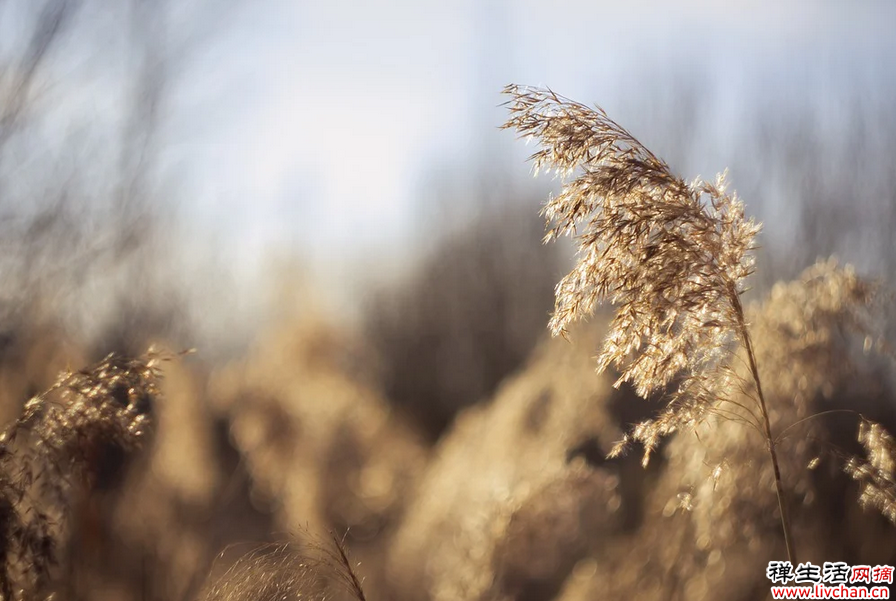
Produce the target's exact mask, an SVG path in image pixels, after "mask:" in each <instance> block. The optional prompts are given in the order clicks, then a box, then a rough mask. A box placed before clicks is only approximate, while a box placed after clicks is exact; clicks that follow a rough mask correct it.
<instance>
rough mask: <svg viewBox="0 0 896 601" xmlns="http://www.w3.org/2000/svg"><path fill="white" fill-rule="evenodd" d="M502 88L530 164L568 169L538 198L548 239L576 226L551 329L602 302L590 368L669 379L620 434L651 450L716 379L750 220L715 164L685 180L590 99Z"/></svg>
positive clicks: (702, 403) (728, 338) (702, 408)
mask: <svg viewBox="0 0 896 601" xmlns="http://www.w3.org/2000/svg"><path fill="white" fill-rule="evenodd" d="M504 92H505V93H506V94H508V95H510V96H511V100H510V102H509V103H508V104H509V109H510V119H509V120H508V121H507V123H506V124H505V125H504V127H505V128H512V129H516V130H517V131H518V132H519V133H520V135H522V136H529V137H534V138H536V139H538V140H539V142H540V144H541V147H542V148H541V150H539V151H538V152H536V153H535V154H533V155H532V157H531V159H532V160H533V162H534V164H535V170H536V171H538V170H541V169H544V168H549V169H553V170H556V172H557V173H558V174H561V175H563V176H566V177H567V178H570V177H572V179H571V180H569V179H568V181H566V182H564V184H563V187H562V189H561V191H560V193H559V194H557V195H556V196H552V197H551V198H550V199H549V200H548V202H547V204H546V205H545V206H544V208H543V214H544V216H545V218H546V220H547V222H548V226H549V228H550V229H549V233H548V236H547V239H549V240H550V239H553V238H556V237H557V236H561V235H572V236H574V237H575V240H576V245H577V257H578V259H577V262H576V265H575V267H574V268H573V270H572V271H571V272H570V273H569V274H568V275H566V276H565V277H564V278H563V279H562V280H561V281H560V283H559V284H558V285H557V288H556V304H555V310H554V314H553V316H552V318H551V321H550V328H551V331H552V332H553V333H554V334H555V335H557V334H563V333H565V332H566V329H567V327H568V326H569V324H570V323H572V322H573V321H575V320H577V319H582V318H585V317H587V316H589V315H591V314H592V313H593V312H594V310H595V309H596V308H597V306H598V305H599V304H601V303H605V302H609V303H611V304H613V305H614V306H615V307H616V313H615V316H614V318H613V320H612V322H611V324H610V328H609V332H608V334H607V338H606V341H605V344H604V348H603V351H602V353H601V355H600V357H599V359H598V368H599V370H600V371H602V370H604V369H606V368H608V367H613V368H616V369H618V370H619V371H620V373H621V375H620V377H619V380H618V381H617V385H619V384H621V383H622V382H631V383H632V385H633V386H634V388H635V390H636V391H637V393H638V394H639V395H640V396H642V397H646V396H649V395H650V394H651V393H654V392H657V391H662V390H664V389H665V388H666V387H667V386H669V385H670V384H672V383H673V382H677V383H678V391H677V392H676V393H674V394H673V396H672V399H671V402H670V405H669V410H668V411H667V412H666V413H665V414H664V415H663V416H661V417H660V418H659V419H658V420H654V421H651V422H645V423H644V424H641V425H640V426H639V427H638V428H636V429H635V431H633V432H632V433H631V434H630V435H629V437H627V439H626V440H625V441H624V443H627V442H629V441H632V440H637V441H640V442H642V443H644V444H645V447H646V448H647V452H648V454H649V451H650V450H651V449H652V448H653V447H654V446H655V445H656V443H657V441H658V440H659V438H660V437H662V436H664V435H666V434H669V433H671V432H674V431H675V430H676V429H679V428H682V427H686V426H692V425H693V424H694V423H696V422H698V421H699V420H700V419H702V417H703V416H704V415H705V414H706V413H707V412H708V411H710V410H711V409H712V403H713V402H714V400H715V395H716V394H717V393H718V392H719V391H720V390H721V389H722V388H721V387H720V386H719V384H718V381H719V380H720V379H723V378H725V377H726V374H727V372H728V371H729V370H728V369H727V365H726V361H727V359H728V358H729V357H730V355H731V352H732V350H733V349H734V347H735V345H736V342H737V341H738V340H739V338H740V336H741V332H740V329H739V327H738V324H739V323H742V309H741V306H740V300H739V294H740V293H741V291H742V289H743V282H744V279H745V278H746V277H747V276H748V275H750V274H751V273H752V271H753V256H752V254H751V251H752V250H753V249H754V245H755V237H756V235H757V233H758V232H759V229H760V228H759V226H758V225H757V224H756V223H755V222H754V221H753V220H752V219H750V220H748V219H746V218H745V216H744V209H743V204H742V203H741V202H740V201H739V200H738V198H737V196H736V195H735V194H734V193H729V192H727V190H726V188H725V176H724V174H722V175H719V176H718V178H717V180H716V181H715V182H713V183H710V182H705V181H702V180H699V179H698V180H696V181H694V182H693V183H690V184H688V183H686V182H685V181H684V180H682V179H681V178H679V177H677V176H676V175H674V174H672V173H671V171H670V170H669V167H668V165H667V164H666V163H665V162H663V161H662V160H660V159H658V158H657V157H656V156H655V155H654V154H653V153H652V152H650V151H649V150H648V149H647V148H645V147H644V146H643V145H642V144H641V143H640V142H638V140H637V139H635V138H634V137H633V136H632V135H631V134H630V133H628V132H627V131H626V130H625V129H623V128H622V127H621V126H619V125H618V124H617V123H615V122H614V121H613V120H611V119H610V118H609V117H608V116H607V115H606V113H605V112H604V111H603V110H601V109H600V108H597V109H591V108H588V107H587V106H585V105H582V104H579V103H577V102H573V101H571V100H568V99H566V98H563V97H561V96H558V95H557V94H555V93H553V92H552V91H550V90H540V89H535V88H524V87H520V86H508V87H507V88H505V90H504ZM573 176H574V177H573ZM646 459H647V455H645V461H646Z"/></svg>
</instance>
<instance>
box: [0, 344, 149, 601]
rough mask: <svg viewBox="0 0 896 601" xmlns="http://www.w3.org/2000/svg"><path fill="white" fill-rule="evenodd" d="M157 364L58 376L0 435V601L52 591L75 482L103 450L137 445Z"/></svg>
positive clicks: (118, 363) (101, 366) (98, 367)
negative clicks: (53, 577)
mask: <svg viewBox="0 0 896 601" xmlns="http://www.w3.org/2000/svg"><path fill="white" fill-rule="evenodd" d="M164 358H165V357H164V356H163V355H160V354H158V353H156V352H153V351H150V352H149V353H147V354H146V355H144V356H142V357H140V358H136V359H127V358H123V357H118V356H115V355H109V356H108V357H106V358H105V359H104V360H102V361H100V362H99V363H97V364H95V365H93V366H92V367H89V368H87V369H83V370H80V371H76V372H64V373H62V374H61V375H60V376H59V378H58V380H57V382H56V383H55V384H54V385H53V386H52V387H51V388H50V389H49V390H47V391H46V392H44V393H42V394H39V395H37V396H35V397H33V398H32V399H31V400H29V401H28V402H27V403H26V404H25V406H24V409H23V411H22V415H21V416H20V417H19V418H18V419H17V420H16V421H15V422H14V423H13V424H12V425H11V426H9V428H7V429H6V431H5V432H4V433H3V434H2V435H0V541H2V547H0V595H2V598H3V599H10V600H11V599H36V598H40V597H42V596H44V595H46V594H48V593H49V592H50V591H51V590H52V583H51V577H50V576H51V574H50V571H51V568H52V567H53V566H54V564H55V563H56V561H57V558H58V553H59V550H60V548H61V545H62V542H63V540H64V536H65V533H66V521H67V518H68V517H69V512H70V509H71V507H72V506H73V504H74V503H75V500H76V494H77V490H78V488H79V487H78V483H79V481H82V482H83V481H85V480H86V481H87V482H90V481H91V479H93V478H95V477H96V475H97V474H96V473H95V469H94V468H95V467H96V462H97V459H98V457H99V454H101V453H102V451H103V449H104V448H106V447H108V446H112V447H116V448H121V449H124V450H132V449H134V448H135V447H136V446H137V445H138V444H139V443H140V442H141V441H142V440H143V438H144V437H145V435H146V433H147V431H148V429H149V425H150V414H151V411H152V408H153V405H154V399H155V397H156V396H157V395H158V380H159V377H160V371H159V367H160V362H161V361H162V360H163V359H164Z"/></svg>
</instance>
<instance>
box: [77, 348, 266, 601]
mask: <svg viewBox="0 0 896 601" xmlns="http://www.w3.org/2000/svg"><path fill="white" fill-rule="evenodd" d="M201 360H202V356H201V355H200V356H198V357H196V358H195V359H184V360H183V361H177V362H172V363H171V364H170V365H169V366H167V367H166V370H165V379H164V380H163V381H162V382H161V385H160V388H161V390H162V393H163V394H164V398H165V402H164V403H159V404H158V405H157V407H156V408H155V410H154V423H155V426H154V434H153V436H152V437H151V440H149V441H147V444H146V445H145V448H144V449H143V451H142V452H141V453H140V454H139V455H137V456H134V457H132V458H129V459H128V460H127V461H124V459H123V458H122V457H118V456H116V454H114V453H110V452H107V453H106V454H105V457H106V458H107V463H109V464H110V465H108V467H107V468H106V474H105V476H104V478H103V480H102V482H101V483H100V484H99V485H98V486H96V487H95V488H94V490H93V491H92V492H91V494H90V495H89V496H88V497H87V498H85V499H83V500H82V502H81V503H80V504H79V508H78V512H77V515H76V516H75V517H74V518H73V520H72V521H73V532H72V539H73V540H72V543H71V544H70V548H69V555H68V557H67V558H66V560H65V563H66V564H67V566H68V568H69V574H68V575H67V578H66V591H65V594H66V597H67V598H73V599H77V598H81V599H88V598H89V599H91V600H92V601H105V600H110V601H111V600H113V599H114V600H115V601H127V600H133V601H137V600H143V599H191V598H193V596H194V595H195V593H196V592H197V589H198V587H199V586H200V585H201V584H202V582H203V581H204V579H205V577H206V574H207V573H208V570H209V567H210V566H211V565H212V563H213V561H214V558H215V556H216V555H217V554H218V553H219V551H220V550H221V548H222V547H224V546H225V545H227V544H230V543H233V542H236V541H245V540H259V539H261V538H263V537H266V536H267V535H268V534H269V533H270V531H271V530H272V529H273V527H272V526H271V523H270V518H269V516H267V515H264V514H262V513H261V512H258V511H255V510H253V508H252V506H251V503H250V502H249V485H250V482H249V478H248V476H247V474H246V473H245V470H244V469H243V468H242V467H241V466H240V464H239V456H238V454H237V453H236V451H235V450H234V449H232V447H230V445H229V444H228V440H227V424H226V423H225V422H222V421H221V420H220V419H219V418H218V416H216V415H215V413H214V411H213V409H212V407H211V406H210V403H209V396H208V392H207V390H206V384H207V374H206V373H205V371H204V369H203V365H202V363H201Z"/></svg>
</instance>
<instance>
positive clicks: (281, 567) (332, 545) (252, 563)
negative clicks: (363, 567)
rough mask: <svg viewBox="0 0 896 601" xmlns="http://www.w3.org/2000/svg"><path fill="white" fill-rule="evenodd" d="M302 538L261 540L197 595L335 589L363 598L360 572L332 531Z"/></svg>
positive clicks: (250, 596) (255, 597)
mask: <svg viewBox="0 0 896 601" xmlns="http://www.w3.org/2000/svg"><path fill="white" fill-rule="evenodd" d="M305 535H306V539H307V541H306V543H305V544H304V545H300V544H298V543H280V544H268V545H262V546H260V547H258V548H256V549H253V550H252V551H250V552H249V553H247V554H246V555H244V556H243V557H241V558H240V559H239V560H237V561H236V563H234V564H233V566H231V567H230V569H228V570H227V572H226V573H225V574H224V575H223V576H222V577H221V578H220V579H218V580H217V581H214V582H213V583H210V584H209V585H208V586H207V587H206V589H205V590H204V591H203V592H202V593H201V595H200V597H199V598H200V600H201V601H289V600H293V599H294V600H296V601H299V600H301V599H309V600H310V599H316V600H319V601H325V600H326V599H330V598H331V596H330V593H333V592H334V591H335V590H337V589H341V590H342V591H344V592H346V593H347V594H348V595H349V597H350V598H351V599H354V600H356V601H367V596H366V595H365V594H364V589H363V587H362V584H361V578H360V577H359V576H358V574H357V572H356V569H355V566H354V565H353V564H352V561H351V560H350V559H349V555H348V551H347V550H346V548H345V543H344V541H343V540H342V539H340V538H339V537H337V536H335V535H334V536H332V537H331V539H330V540H324V539H322V538H318V537H315V536H312V535H311V534H309V533H308V532H305Z"/></svg>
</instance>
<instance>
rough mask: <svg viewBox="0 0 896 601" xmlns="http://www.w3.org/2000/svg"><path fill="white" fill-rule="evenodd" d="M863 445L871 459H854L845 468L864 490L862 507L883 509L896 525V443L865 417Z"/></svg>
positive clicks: (860, 430)
mask: <svg viewBox="0 0 896 601" xmlns="http://www.w3.org/2000/svg"><path fill="white" fill-rule="evenodd" d="M859 442H860V443H861V444H862V446H863V447H864V449H865V453H867V455H868V457H867V458H862V457H851V458H849V460H848V461H847V462H846V465H845V468H844V469H845V471H846V473H847V474H849V475H850V476H851V477H852V478H853V479H854V480H857V481H858V482H859V484H860V485H861V487H862V494H861V496H860V497H859V502H860V503H861V504H862V506H863V507H873V508H875V509H877V510H879V511H880V512H881V513H882V514H884V516H886V517H887V519H889V520H890V521H891V522H893V523H894V524H896V476H894V474H896V440H894V438H893V436H892V435H891V434H890V433H889V432H887V431H886V430H885V429H884V427H883V426H881V425H880V424H878V423H875V422H873V421H870V420H867V419H864V418H863V419H862V420H861V423H860V425H859Z"/></svg>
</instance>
